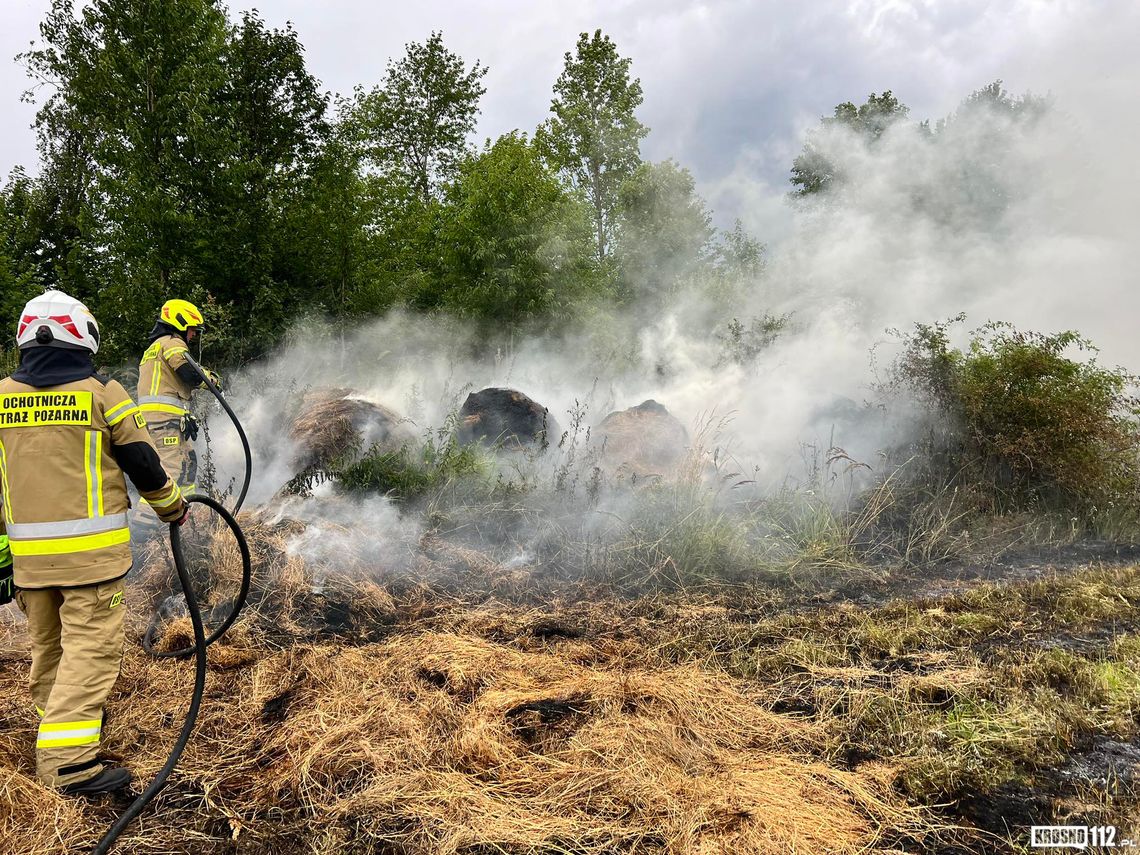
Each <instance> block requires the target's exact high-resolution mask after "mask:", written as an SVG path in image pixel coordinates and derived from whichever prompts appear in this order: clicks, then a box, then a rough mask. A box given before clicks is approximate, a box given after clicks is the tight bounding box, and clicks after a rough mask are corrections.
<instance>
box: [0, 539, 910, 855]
mask: <svg viewBox="0 0 1140 855" xmlns="http://www.w3.org/2000/svg"><path fill="white" fill-rule="evenodd" d="M247 522H248V523H249V525H248V529H249V531H250V532H251V534H252V541H253V545H254V553H255V556H256V560H257V563H258V575H259V585H258V592H257V593H256V596H255V600H256V602H255V603H254V605H253V606H252V608H251V611H250V613H249V615H248V616H247V617H245V618H243V619H242V621H239V623H238V625H237V626H236V627H235V628H234V630H233V631H232V632H231V634H230V635H229V636H227V638H226V640H225V641H224V642H223V643H220V644H218V645H215V647H214V648H212V649H211V653H210V673H209V678H208V681H207V697H206V702H205V704H204V706H203V710H202V715H201V718H200V720H199V724H198V728H197V730H196V732H195V735H194V738H193V740H192V741H191V744H190V747H189V748H188V750H187V752H186V754H185V755H184V758H183V760H182V762H181V764H180V766H179V768H178V770H177V771H176V773H175V775H174V778H173V780H172V782H171V784H170V786H169V787H168V789H167V790H166V791H165V792H164V793H163V794H162V795H161V796H160V798H159V800H158V802H157V804H156V805H154V806H153V807H152V808H151V809H150V810H149V811H148V813H147V815H146V817H145V819H144V820H143V821H142V822H140V823H136V824H135V825H133V826H132V827H131V829H130V830H129V832H128V835H127V837H125V838H124V839H123V841H122V843H121V845H120V846H119V848H118V850H117V851H118V852H121V853H126V852H130V853H174V852H187V853H189V852H194V853H214V852H217V853H221V852H232V851H240V852H243V853H262V852H264V853H269V852H273V853H274V855H284V854H285V853H334V852H335V853H353V852H359V853H364V852H388V853H457V855H458V853H464V855H474V853H491V852H500V853H535V855H537V853H544V855H546V853H582V855H587V853H598V855H601V853H618V852H629V853H633V852H638V853H642V852H643V853H669V855H688V853H693V855H705V853H729V852H731V853H737V852H740V853H773V855H774V853H787V852H796V853H817V852H818V853H824V852H828V853H843V852H851V853H855V852H869V851H886V849H885V847H886V846H887V843H886V842H885V841H886V840H887V839H888V838H890V839H897V838H898V837H899V836H900V835H909V836H911V837H912V838H913V837H915V836H919V835H921V833H922V832H923V830H924V829H925V828H927V827H928V824H927V823H928V818H927V817H925V815H924V814H923V813H922V812H920V811H918V810H916V809H914V808H911V807H908V806H907V805H906V804H905V803H904V801H903V800H902V799H901V797H900V796H898V795H897V794H896V793H895V792H894V790H893V789H892V781H893V780H894V777H895V771H894V769H893V768H891V767H889V766H887V765H882V764H865V765H864V766H862V767H860V768H859V769H858V770H855V771H851V770H847V769H844V768H842V767H841V766H840V765H836V764H834V763H831V762H828V761H827V760H826V759H825V758H826V756H827V750H826V732H825V729H824V728H823V727H822V726H821V725H820V724H819V723H818V722H812V721H808V720H805V719H803V718H802V717H798V716H794V715H780V714H777V713H775V712H773V711H772V710H771V709H770V704H768V703H767V702H766V701H765V698H764V696H763V695H762V694H759V693H758V691H757V689H756V688H755V687H754V686H750V685H749V684H748V683H747V682H745V681H743V680H740V679H735V678H732V677H729V676H728V675H727V674H726V673H725V672H724V671H723V670H721V669H720V668H719V667H715V666H713V665H711V664H708V663H688V664H670V663H669V662H668V661H667V660H666V659H665V658H664V657H663V656H660V655H658V654H657V653H656V652H655V651H654V650H653V649H652V648H651V647H647V646H646V644H645V640H644V638H641V639H639V638H633V637H626V636H623V634H622V633H620V632H619V633H612V632H609V633H606V632H603V633H595V632H592V631H589V626H586V628H585V630H584V631H582V632H574V631H568V630H567V628H566V626H564V625H562V624H558V623H557V621H556V622H555V624H554V625H552V626H544V621H545V622H546V623H550V613H549V610H548V609H542V608H533V607H532V608H529V609H528V608H527V607H507V606H503V605H501V604H497V603H495V602H494V600H490V601H488V602H485V603H484V605H482V606H478V605H475V604H473V603H472V602H471V601H470V600H469V599H466V598H464V597H462V596H460V595H459V594H457V593H453V594H449V593H448V592H447V588H446V586H443V587H439V586H436V587H431V586H428V585H425V584H422V583H417V584H411V583H404V584H402V585H401V584H394V583H393V584H385V585H381V584H377V583H376V582H366V583H359V582H356V583H353V582H350V581H348V579H346V578H344V577H341V578H339V579H332V580H329V579H326V580H325V582H324V587H323V590H322V591H321V593H319V594H317V593H314V586H313V579H312V576H311V568H308V567H306V566H305V565H304V564H303V563H301V562H300V560H299V559H297V558H295V557H290V556H289V555H287V554H286V552H285V550H284V549H283V548H282V544H283V541H284V539H285V537H286V536H287V534H288V531H289V530H290V528H289V527H290V525H292V524H286V525H284V527H277V528H272V527H267V526H264V525H258V524H256V523H255V522H254V521H252V520H249V521H247ZM212 548H213V550H214V552H213V555H212V557H213V559H214V560H215V561H216V562H217V564H218V566H219V567H220V568H221V569H220V570H219V571H218V580H219V581H218V584H217V585H216V588H215V591H214V597H213V598H212V599H216V600H218V601H224V600H225V599H226V598H227V597H228V595H229V585H232V583H233V576H234V574H233V565H234V563H235V556H234V555H233V554H232V551H231V549H230V547H227V546H224V545H221V543H220V542H218V543H216V544H215V545H214V546H213V547H212ZM472 553H474V551H473V550H464V549H462V548H460V547H456V546H454V545H447V544H444V543H442V542H438V541H436V542H428V543H426V544H425V545H424V551H423V556H422V560H423V561H426V562H439V563H440V564H441V565H442V567H437V568H436V576H437V577H441V578H444V579H449V580H450V579H452V578H453V577H454V575H455V574H456V573H458V572H462V568H466V572H469V573H472V574H474V576H475V579H474V582H473V587H476V588H478V587H482V586H483V585H484V583H488V582H489V584H490V587H491V588H494V586H495V585H501V586H504V587H509V586H510V585H511V584H514V583H515V582H517V579H515V580H514V582H512V579H513V576H512V571H496V569H495V567H494V565H493V564H492V563H491V562H488V560H487V559H486V557H484V556H480V555H479V554H478V553H474V554H472ZM152 559H153V560H152V561H151V563H150V566H148V568H147V572H145V573H144V574H142V575H141V576H140V578H139V580H138V581H137V583H136V586H135V587H134V588H133V594H134V598H133V599H134V602H135V603H137V604H138V605H136V609H138V610H139V612H142V611H144V608H143V606H142V604H143V603H145V602H146V601H147V599H148V597H149V596H151V595H153V594H154V593H156V592H157V591H159V590H160V589H161V585H160V584H159V581H158V580H160V579H161V578H162V577H163V575H164V573H165V570H164V564H163V563H162V562H161V560H160V559H159V557H158V556H157V555H155V556H152ZM421 569H423V568H421ZM500 572H501V573H502V574H503V575H502V576H497V575H496V574H497V573H500ZM227 579H228V580H229V582H228V583H226V581H225V580H227ZM330 601H334V602H336V603H337V609H336V615H337V616H338V618H339V620H340V622H339V623H334V624H330V622H329V618H330V612H329V610H328V604H329V602H330ZM577 608H579V609H580V612H579V613H578V615H577V619H580V622H581V623H583V625H587V624H589V622H591V621H594V622H605V621H607V620H609V621H611V623H612V618H613V616H612V615H607V614H606V613H605V612H604V609H605V606H604V605H601V606H599V605H598V604H589V603H581V604H579V606H578V607H577ZM695 608H696V607H695ZM710 608H711V606H710ZM698 612H699V608H698ZM8 619H9V621H10V623H9V625H7V626H5V628H4V629H5V631H4V636H3V638H4V642H3V647H2V648H0V805H3V806H4V807H5V808H6V810H2V811H0V839H4V840H6V841H8V846H9V847H10V848H9V851H13V852H20V853H29V855H30V853H45V855H46V853H63V852H69V851H82V850H83V848H85V847H90V846H91V845H93V843H94V841H95V840H96V839H97V838H98V836H99V834H100V833H101V831H102V830H103V828H104V827H105V826H106V825H107V824H108V823H109V821H110V820H111V819H112V818H113V815H114V813H115V811H116V810H118V809H121V805H119V806H116V805H100V804H95V805H86V804H83V803H77V802H74V801H71V800H67V799H63V798H61V797H59V796H58V795H56V794H54V793H52V792H49V791H47V790H45V789H43V788H41V787H40V786H39V785H38V784H36V783H35V782H34V780H33V779H32V778H31V777H30V776H31V773H32V757H31V750H30V746H31V744H32V742H33V741H34V728H35V721H34V716H33V715H32V714H31V711H30V710H29V706H28V702H27V699H26V695H25V689H24V685H23V681H24V679H25V678H26V669H27V662H26V658H27V652H26V642H25V640H24V637H23V633H22V628H21V626H20V624H19V622H18V621H14V616H12V615H9V616H8ZM370 632H371V635H372V637H373V638H376V639H378V640H372V641H367V638H368V637H369V633H370ZM330 633H335V634H336V636H337V638H336V639H334V640H332V641H330V638H332V636H331V635H330ZM348 636H352V637H351V639H349V638H348ZM187 639H188V627H187V623H186V621H184V620H183V621H176V622H174V623H172V624H171V625H170V626H169V627H167V630H166V633H165V635H164V637H163V640H162V643H163V645H164V646H168V647H176V646H182V645H183V644H185V643H186V641H187ZM346 640H351V641H352V642H353V643H351V644H349V643H345V641H346ZM133 641H134V639H132V640H131V642H129V643H128V650H127V657H126V660H125V663H124V669H123V675H122V677H121V678H120V680H119V683H118V685H117V687H116V690H115V694H114V696H113V698H112V700H111V702H110V704H109V708H108V716H109V726H108V731H107V740H106V742H105V744H104V748H105V750H106V751H107V752H108V753H110V754H111V755H113V756H117V757H119V758H121V759H122V761H123V762H125V763H126V764H127V765H128V766H130V767H131V769H132V770H133V771H134V772H135V774H136V776H137V778H139V779H140V780H146V779H149V777H150V776H152V775H153V774H154V773H155V771H156V770H157V769H158V768H159V766H160V765H161V764H162V762H163V761H164V759H165V756H166V752H167V751H168V750H169V747H170V745H171V743H172V741H173V738H174V736H175V734H176V732H177V729H178V727H179V726H180V720H181V713H182V710H183V709H184V708H185V704H186V692H187V688H188V686H189V685H190V684H191V675H192V671H191V666H190V665H189V664H187V663H171V662H165V661H164V662H159V661H154V660H151V659H149V658H148V657H146V656H145V655H144V654H143V653H142V652H141V651H140V650H139V649H138V648H137V646H136V645H135V644H134V643H133ZM69 847H70V848H69ZM235 847H236V848H235ZM876 847H880V849H878V850H877V849H876Z"/></svg>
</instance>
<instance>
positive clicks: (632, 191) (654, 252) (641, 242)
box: [617, 160, 715, 300]
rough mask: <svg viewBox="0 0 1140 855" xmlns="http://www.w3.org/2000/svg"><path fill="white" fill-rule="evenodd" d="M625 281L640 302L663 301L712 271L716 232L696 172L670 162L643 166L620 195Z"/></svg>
mask: <svg viewBox="0 0 1140 855" xmlns="http://www.w3.org/2000/svg"><path fill="white" fill-rule="evenodd" d="M618 202H619V205H618V211H619V216H620V223H621V240H620V241H619V242H618V244H617V255H618V258H619V260H620V265H621V273H622V285H623V287H624V290H625V292H626V294H628V295H629V296H631V297H633V298H635V299H639V300H662V299H665V298H666V296H667V295H668V294H670V293H672V292H674V291H675V290H676V289H677V288H678V287H679V286H681V285H682V284H684V283H686V282H691V281H692V279H693V277H694V276H696V275H698V274H700V273H701V272H709V271H710V266H711V262H712V253H713V238H714V235H715V231H714V229H713V227H712V223H711V217H710V215H709V212H708V209H707V208H706V207H705V203H704V200H703V199H701V197H700V196H699V195H698V194H697V192H696V185H695V182H694V181H693V176H692V174H691V173H690V172H689V171H688V170H687V169H684V168H683V167H680V166H678V165H677V164H676V163H675V162H674V161H672V160H666V161H664V162H662V163H643V164H641V165H640V166H639V167H638V168H637V169H636V170H635V171H634V173H633V175H631V176H630V177H629V178H628V179H626V181H625V182H624V183H623V184H622V185H621V188H620V190H619V193H618Z"/></svg>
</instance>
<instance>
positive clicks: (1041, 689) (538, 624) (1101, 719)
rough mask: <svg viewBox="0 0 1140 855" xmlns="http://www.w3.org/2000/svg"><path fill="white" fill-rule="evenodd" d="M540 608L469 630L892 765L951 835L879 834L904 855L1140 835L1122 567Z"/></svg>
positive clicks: (594, 600) (1113, 550)
mask: <svg viewBox="0 0 1140 855" xmlns="http://www.w3.org/2000/svg"><path fill="white" fill-rule="evenodd" d="M530 593H531V596H532V597H535V592H534V591H531V592H530ZM453 594H454V592H453ZM547 594H548V595H547V596H546V597H535V598H534V599H532V600H531V603H530V607H529V609H528V610H524V611H520V608H519V607H520V605H521V604H520V603H519V602H517V601H515V602H509V601H507V600H504V599H501V598H498V597H495V596H493V595H492V596H487V597H484V598H482V599H481V602H480V603H479V604H478V606H477V612H476V614H478V615H479V617H478V619H477V620H473V622H474V624H475V625H474V626H471V627H469V628H470V629H473V630H475V631H479V632H481V633H482V634H484V635H485V636H486V637H489V638H493V639H495V640H496V641H500V642H506V643H516V644H520V645H523V646H528V647H530V646H533V645H535V644H541V645H544V646H547V647H549V648H550V649H551V650H552V651H557V649H558V646H559V644H562V643H578V644H580V643H582V642H583V641H586V642H592V643H593V644H595V645H598V646H599V647H602V646H604V645H605V644H607V643H616V644H623V645H626V646H636V647H638V648H643V649H645V650H651V651H654V653H653V655H656V656H659V657H662V658H664V659H667V660H669V661H671V662H676V663H684V662H700V663H702V664H703V665H706V666H707V667H715V668H720V669H723V670H724V672H725V673H726V674H728V675H731V676H732V677H735V678H738V679H744V680H747V681H748V682H749V683H750V684H751V685H753V686H754V687H755V689H756V692H757V697H758V698H759V699H760V702H761V703H764V704H766V705H768V707H769V708H770V709H771V710H773V711H774V712H778V713H781V714H785V715H789V716H793V717H806V718H809V719H812V720H814V721H817V722H820V723H822V724H823V725H824V726H825V728H826V730H827V732H828V733H829V735H830V742H829V746H828V750H827V758H826V759H828V760H829V761H830V762H832V763H835V764H836V765H841V766H845V767H847V768H856V767H858V766H859V765H861V764H863V763H887V764H890V765H892V766H893V767H894V768H896V769H897V771H898V775H897V780H896V787H897V789H898V791H899V792H900V793H901V794H903V795H905V796H906V798H907V799H908V800H909V801H910V802H911V803H912V804H915V805H917V806H923V807H925V808H928V809H933V810H934V811H935V812H936V813H937V814H938V815H940V816H941V817H942V818H943V819H944V820H945V822H946V824H947V826H948V830H947V831H946V833H945V834H942V835H938V836H937V837H936V839H932V838H930V837H929V836H928V837H926V838H924V839H922V840H914V839H906V838H904V837H900V838H899V839H897V840H896V839H891V835H890V833H886V838H885V839H886V842H887V843H888V844H890V845H893V846H896V847H898V848H899V849H901V850H902V851H907V852H927V853H937V855H949V853H965V852H979V851H985V852H1024V851H1029V850H1028V838H1029V827H1030V826H1032V825H1044V824H1069V825H1115V826H1117V827H1118V828H1119V829H1120V833H1121V835H1122V836H1130V835H1136V834H1137V833H1140V780H1137V779H1136V776H1138V775H1140V767H1138V766H1136V765H1135V764H1136V763H1137V761H1140V552H1137V550H1136V549H1135V548H1133V547H1117V546H1114V545H1111V544H1104V543H1086V544H1082V545H1075V546H1072V547H1068V548H1066V549H1064V550H1052V551H1048V552H1046V551H1030V552H1025V553H1022V554H1019V555H1012V556H1006V557H1005V558H1004V559H1002V560H1000V561H999V560H995V561H992V562H990V563H989V564H985V565H954V564H945V565H941V566H939V567H937V568H923V569H910V570H906V569H903V570H894V571H891V572H887V573H871V574H860V575H859V576H858V577H857V578H851V577H848V578H842V577H832V578H827V577H824V576H818V577H815V578H814V579H811V580H809V581H807V582H801V583H797V584H794V585H790V584H788V582H787V580H772V581H769V582H767V583H764V584H758V585H752V586H730V587H718V586H707V587H704V588H701V589H690V590H685V591H674V592H660V593H645V592H641V593H640V594H638V595H636V596H631V595H630V594H629V592H625V593H624V594H623V593H622V592H617V591H607V590H602V589H597V588H595V589H593V590H590V591H585V590H562V591H559V592H558V593H557V594H550V593H549V592H547ZM461 599H462V597H461ZM456 619H457V615H455V614H445V613H440V614H437V615H434V616H431V615H425V614H421V615H420V616H419V620H420V621H426V622H428V623H430V622H433V621H444V622H448V623H450V622H453V621H454V620H456ZM459 619H460V620H463V619H462V618H459ZM537 712H538V713H539V714H540V715H541V714H542V711H537Z"/></svg>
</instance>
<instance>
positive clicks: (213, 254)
mask: <svg viewBox="0 0 1140 855" xmlns="http://www.w3.org/2000/svg"><path fill="white" fill-rule="evenodd" d="M224 64H225V71H226V77H225V84H224V85H223V87H222V88H221V90H220V91H219V93H218V98H219V105H218V107H219V112H220V114H221V115H222V116H224V117H225V118H226V121H227V123H228V125H229V127H230V128H231V132H232V141H231V144H232V153H231V157H230V160H229V161H228V163H227V165H226V168H225V170H224V172H223V173H222V174H221V175H220V176H218V179H217V180H216V183H215V185H214V187H213V188H212V190H213V193H212V198H211V204H210V207H209V209H208V210H207V211H206V212H204V215H205V216H207V217H208V218H209V220H210V221H211V223H212V228H211V234H212V236H213V240H212V241H211V243H210V245H209V246H208V247H207V249H206V251H204V252H203V257H202V275H203V278H204V280H205V281H206V282H208V283H210V286H209V287H210V292H211V295H212V296H214V297H215V298H216V299H217V300H218V301H220V302H222V303H224V304H226V305H228V306H231V307H232V308H233V310H234V311H235V312H236V313H237V314H238V315H239V316H240V317H243V318H245V319H246V321H245V323H246V329H247V331H248V332H249V333H251V335H250V338H252V339H258V340H261V341H265V340H267V339H268V340H270V341H271V340H273V338H274V337H275V336H276V335H277V334H278V332H279V331H280V330H281V329H282V328H283V327H284V326H287V324H288V322H289V320H290V319H291V318H292V317H294V316H295V315H296V314H297V311H298V310H299V309H301V308H302V307H303V306H304V305H305V304H306V303H307V302H312V297H313V295H312V293H311V292H310V291H308V290H306V289H304V288H303V286H302V284H301V283H300V282H299V281H298V279H299V272H298V271H296V270H295V269H293V266H292V263H291V261H292V259H291V257H288V258H287V257H286V256H287V254H288V253H291V245H292V244H293V242H294V241H295V240H296V237H297V236H296V234H295V233H294V232H292V231H291V230H290V229H289V228H287V226H286V218H287V217H286V212H287V211H288V210H289V209H290V208H291V207H292V206H294V205H297V204H299V200H300V197H301V196H302V195H303V193H304V189H303V186H302V185H303V184H304V182H305V181H306V180H307V177H308V175H309V170H310V167H311V165H312V161H313V159H314V156H315V152H316V149H317V146H318V144H319V140H320V139H321V137H322V136H323V135H324V134H325V131H326V126H325V122H324V114H325V110H326V108H327V102H326V98H325V96H323V95H322V94H321V93H320V90H319V84H318V82H317V81H316V80H315V79H314V78H313V76H312V75H311V74H310V73H309V71H308V70H307V68H306V67H305V58H304V48H303V47H302V45H301V43H300V41H299V40H298V38H297V34H296V32H295V31H294V30H293V29H292V27H291V26H286V27H285V29H281V30H278V29H272V30H271V29H268V28H267V27H266V26H265V24H264V23H263V22H262V20H261V19H260V18H259V17H258V15H257V13H256V12H247V13H245V14H244V15H243V17H242V21H241V23H240V25H239V26H238V27H237V28H236V30H235V32H234V34H233V37H232V39H231V40H230V43H229V45H228V46H227V49H226V53H225V56H224ZM209 192H210V188H204V193H207V194H208V193H209ZM313 225H316V223H313ZM223 332H228V331H225V330H223ZM216 343H217V344H219V345H221V344H227V345H230V344H232V342H230V341H229V340H228V339H227V340H226V341H217V342H216ZM230 349H232V348H230Z"/></svg>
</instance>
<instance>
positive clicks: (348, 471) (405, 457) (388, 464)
mask: <svg viewBox="0 0 1140 855" xmlns="http://www.w3.org/2000/svg"><path fill="white" fill-rule="evenodd" d="M488 472H489V466H488V463H487V461H486V459H485V458H484V456H483V455H482V453H481V452H480V451H479V450H478V449H477V448H476V447H475V446H464V445H460V444H459V443H458V442H457V441H456V439H455V438H454V436H453V435H451V434H449V433H441V434H440V435H439V436H437V437H432V436H429V437H428V439H427V441H426V442H425V443H424V445H423V446H421V447H418V448H416V447H413V446H409V445H404V446H402V447H401V448H399V449H398V450H396V451H383V450H381V449H379V448H373V449H372V450H371V451H369V452H368V453H367V454H365V455H364V456H363V457H361V458H360V459H359V460H356V461H354V462H352V463H348V464H346V465H344V466H343V467H340V468H338V469H337V470H336V471H335V472H333V473H330V474H331V475H332V477H333V478H334V479H335V480H336V483H337V486H338V488H339V489H340V490H343V491H346V492H354V493H385V494H387V495H389V496H390V497H392V498H394V499H397V500H400V501H404V502H410V501H415V500H417V499H421V498H424V497H426V496H430V495H434V494H438V493H439V492H440V491H441V490H442V489H443V488H444V487H446V486H447V485H449V484H451V483H452V482H454V481H457V480H460V479H467V478H471V479H474V480H478V479H481V478H484V477H485V476H488Z"/></svg>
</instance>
